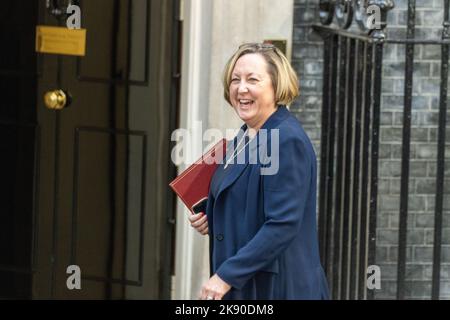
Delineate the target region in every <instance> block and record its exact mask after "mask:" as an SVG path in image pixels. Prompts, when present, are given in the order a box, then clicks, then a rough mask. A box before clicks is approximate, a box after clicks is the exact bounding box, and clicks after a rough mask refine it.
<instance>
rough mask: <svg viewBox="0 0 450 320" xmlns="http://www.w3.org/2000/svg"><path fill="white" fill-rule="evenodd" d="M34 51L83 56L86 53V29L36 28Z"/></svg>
mask: <svg viewBox="0 0 450 320" xmlns="http://www.w3.org/2000/svg"><path fill="white" fill-rule="evenodd" d="M36 51H37V52H42V53H54V54H67V55H74V56H84V55H85V52H86V29H68V28H65V27H49V26H36Z"/></svg>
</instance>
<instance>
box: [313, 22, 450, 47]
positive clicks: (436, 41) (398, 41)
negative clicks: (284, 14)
mask: <svg viewBox="0 0 450 320" xmlns="http://www.w3.org/2000/svg"><path fill="white" fill-rule="evenodd" d="M309 26H311V27H312V28H313V29H314V30H315V31H317V32H319V33H323V34H337V35H340V36H343V37H347V38H351V39H357V40H361V41H365V42H369V43H372V42H373V41H374V40H373V39H372V38H371V37H370V36H366V35H363V34H355V33H352V32H350V31H346V30H342V29H336V28H334V27H330V26H323V25H319V24H312V25H309ZM383 41H384V43H386V44H421V45H438V44H450V39H445V40H441V39H408V38H407V39H385V40H383Z"/></svg>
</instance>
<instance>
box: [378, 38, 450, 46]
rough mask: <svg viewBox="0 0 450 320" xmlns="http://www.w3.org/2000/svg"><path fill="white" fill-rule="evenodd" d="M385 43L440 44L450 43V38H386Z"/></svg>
mask: <svg viewBox="0 0 450 320" xmlns="http://www.w3.org/2000/svg"><path fill="white" fill-rule="evenodd" d="M385 43H388V44H421V45H438V44H450V40H425V39H424V40H421V39H401V40H395V39H386V40H385Z"/></svg>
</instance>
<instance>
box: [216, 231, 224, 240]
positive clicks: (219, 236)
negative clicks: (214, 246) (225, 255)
mask: <svg viewBox="0 0 450 320" xmlns="http://www.w3.org/2000/svg"><path fill="white" fill-rule="evenodd" d="M216 239H217V241H222V240H223V234H221V233H219V234H218V235H217V236H216Z"/></svg>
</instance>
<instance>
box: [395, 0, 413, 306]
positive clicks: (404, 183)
mask: <svg viewBox="0 0 450 320" xmlns="http://www.w3.org/2000/svg"><path fill="white" fill-rule="evenodd" d="M415 13H416V1H415V0H410V1H409V2H408V28H407V34H406V36H407V38H408V39H413V38H414V23H415ZM413 68H414V44H407V45H406V50H405V89H404V90H405V91H404V92H405V93H404V111H403V139H402V175H401V185H400V214H399V238H398V269H397V299H399V300H402V299H403V298H404V296H405V270H406V236H407V232H408V193H409V192H408V191H409V154H410V144H411V104H412V86H413V71H414V70H413Z"/></svg>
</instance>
